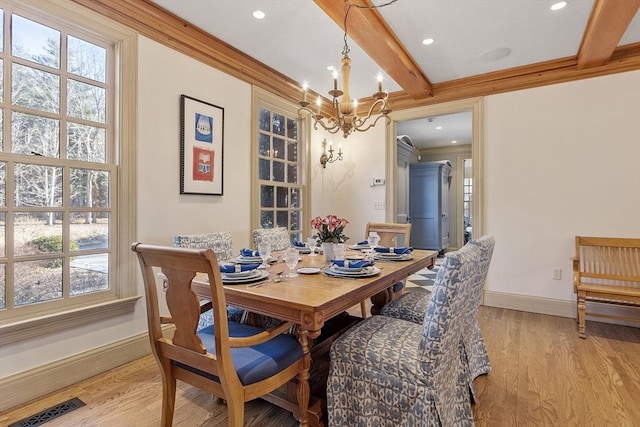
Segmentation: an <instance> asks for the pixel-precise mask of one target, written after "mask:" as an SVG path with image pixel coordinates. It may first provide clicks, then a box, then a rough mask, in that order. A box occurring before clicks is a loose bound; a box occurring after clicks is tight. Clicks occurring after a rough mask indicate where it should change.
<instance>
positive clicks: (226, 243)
mask: <svg viewBox="0 0 640 427" xmlns="http://www.w3.org/2000/svg"><path fill="white" fill-rule="evenodd" d="M173 245H174V246H175V247H178V248H196V249H207V248H211V249H213V251H214V252H215V254H216V259H217V260H218V262H220V261H226V260H230V259H232V258H233V257H234V253H233V240H232V239H231V233H230V232H229V231H219V232H212V233H201V234H181V235H177V236H174V238H173Z"/></svg>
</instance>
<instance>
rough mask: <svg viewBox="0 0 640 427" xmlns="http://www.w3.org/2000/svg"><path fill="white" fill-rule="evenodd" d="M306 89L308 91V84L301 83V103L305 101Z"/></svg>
mask: <svg viewBox="0 0 640 427" xmlns="http://www.w3.org/2000/svg"><path fill="white" fill-rule="evenodd" d="M307 89H309V84H308V83H307V81H306V80H305V81H304V83H302V100H303V101H306V100H307Z"/></svg>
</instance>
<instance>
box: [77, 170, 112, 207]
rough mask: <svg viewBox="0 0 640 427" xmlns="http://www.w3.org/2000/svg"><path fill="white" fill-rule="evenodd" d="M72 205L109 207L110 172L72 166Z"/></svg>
mask: <svg viewBox="0 0 640 427" xmlns="http://www.w3.org/2000/svg"><path fill="white" fill-rule="evenodd" d="M70 179H71V182H70V183H69V187H70V196H71V206H73V207H85V208H96V207H101V208H108V207H109V173H108V172H106V171H97V170H91V169H76V168H71V177H70Z"/></svg>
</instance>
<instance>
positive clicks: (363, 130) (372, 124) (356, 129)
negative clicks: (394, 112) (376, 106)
mask: <svg viewBox="0 0 640 427" xmlns="http://www.w3.org/2000/svg"><path fill="white" fill-rule="evenodd" d="M380 119H386V120H387V123H389V122H390V121H391V117H389V116H378V117H376V119H375V120H374V121H373V122H372V123H371V124H370V125H369V126H367V127H366V128H364V129H361V127H354V128H353V129H354V130H355V131H357V132H366V131H368V130H369V129H371V128H372V127H374V126H375V125H376V123H378V120H380ZM362 124H363V125H364V123H362Z"/></svg>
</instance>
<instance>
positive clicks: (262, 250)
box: [258, 243, 271, 269]
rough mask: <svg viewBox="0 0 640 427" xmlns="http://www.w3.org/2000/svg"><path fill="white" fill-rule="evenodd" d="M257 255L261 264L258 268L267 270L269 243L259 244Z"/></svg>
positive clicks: (269, 253) (269, 251) (269, 252)
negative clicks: (260, 259)
mask: <svg viewBox="0 0 640 427" xmlns="http://www.w3.org/2000/svg"><path fill="white" fill-rule="evenodd" d="M258 253H259V254H260V258H262V264H260V267H259V268H264V269H267V268H269V264H267V260H268V259H269V257H270V256H271V243H260V244H259V245H258Z"/></svg>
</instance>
